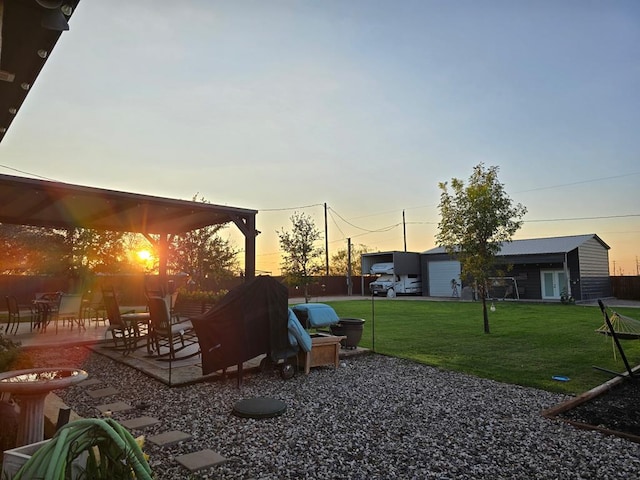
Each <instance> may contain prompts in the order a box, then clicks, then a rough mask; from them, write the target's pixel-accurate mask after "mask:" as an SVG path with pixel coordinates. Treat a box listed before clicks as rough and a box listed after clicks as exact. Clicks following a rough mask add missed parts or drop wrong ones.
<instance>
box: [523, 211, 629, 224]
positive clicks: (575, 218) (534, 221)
mask: <svg viewBox="0 0 640 480" xmlns="http://www.w3.org/2000/svg"><path fill="white" fill-rule="evenodd" d="M629 217H640V213H632V214H629V215H603V216H600V217H574V218H549V219H541V220H526V221H525V222H524V223H541V222H571V221H579V220H603V219H607V218H629Z"/></svg>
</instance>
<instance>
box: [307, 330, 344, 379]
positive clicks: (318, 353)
mask: <svg viewBox="0 0 640 480" xmlns="http://www.w3.org/2000/svg"><path fill="white" fill-rule="evenodd" d="M345 338H347V337H338V336H335V335H325V334H321V333H317V334H313V335H311V351H310V352H304V351H300V352H299V353H298V365H299V366H301V367H304V373H305V374H308V373H309V370H310V369H311V367H320V366H322V365H333V366H334V367H335V368H338V366H339V365H340V341H341V340H343V339H345Z"/></svg>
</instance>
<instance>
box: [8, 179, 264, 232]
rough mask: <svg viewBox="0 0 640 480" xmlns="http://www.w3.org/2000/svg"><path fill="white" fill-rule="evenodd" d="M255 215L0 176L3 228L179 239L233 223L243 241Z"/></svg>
mask: <svg viewBox="0 0 640 480" xmlns="http://www.w3.org/2000/svg"><path fill="white" fill-rule="evenodd" d="M256 214H257V211H256V210H250V209H244V208H237V207H228V206H223V205H213V204H210V203H201V202H193V201H187V200H174V199H170V198H162V197H155V196H150V195H142V194H136V193H127V192H119V191H115V190H106V189H101V188H94V187H85V186H81V185H72V184H67V183H59V182H51V181H46V180H39V179H32V178H23V177H15V176H10V175H0V223H9V224H14V225H34V226H41V227H52V228H61V229H64V228H73V227H81V228H90V229H95V230H112V231H119V232H139V233H144V234H179V233H184V232H189V231H191V230H195V229H198V228H202V227H206V226H208V225H220V224H225V223H228V222H234V223H235V224H236V225H238V227H239V228H240V229H241V230H242V231H243V233H244V234H245V236H248V237H255V235H256V232H255V231H250V230H248V228H249V226H251V225H255V216H256Z"/></svg>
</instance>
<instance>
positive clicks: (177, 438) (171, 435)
mask: <svg viewBox="0 0 640 480" xmlns="http://www.w3.org/2000/svg"><path fill="white" fill-rule="evenodd" d="M189 439H191V435H189V434H188V433H184V432H181V431H179V430H171V431H169V432H164V433H161V434H159V435H153V436H151V437H148V438H147V440H149V441H150V442H151V443H155V444H156V445H158V446H160V447H164V446H166V445H173V444H174V443H178V442H182V441H183V440H189Z"/></svg>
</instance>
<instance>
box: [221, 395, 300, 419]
mask: <svg viewBox="0 0 640 480" xmlns="http://www.w3.org/2000/svg"><path fill="white" fill-rule="evenodd" d="M286 410H287V405H286V404H285V403H284V402H283V401H281V400H278V399H276V398H269V397H254V398H246V399H244V400H240V401H239V402H236V403H235V405H234V406H233V413H234V415H237V416H238V417H244V418H271V417H277V416H278V415H282V414H283V413H284V412H285V411H286Z"/></svg>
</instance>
